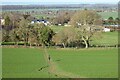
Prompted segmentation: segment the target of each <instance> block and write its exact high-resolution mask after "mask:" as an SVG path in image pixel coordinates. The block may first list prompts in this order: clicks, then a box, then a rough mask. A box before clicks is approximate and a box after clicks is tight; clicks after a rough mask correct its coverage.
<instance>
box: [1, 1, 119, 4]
mask: <svg viewBox="0 0 120 80" xmlns="http://www.w3.org/2000/svg"><path fill="white" fill-rule="evenodd" d="M119 1H120V0H2V3H9V2H11V3H12V2H23V3H25V2H26V3H27V2H28V3H36V2H40V3H58V4H60V3H65V4H67V3H114V4H117V3H118V2H119Z"/></svg>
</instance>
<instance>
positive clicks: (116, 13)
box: [99, 12, 118, 19]
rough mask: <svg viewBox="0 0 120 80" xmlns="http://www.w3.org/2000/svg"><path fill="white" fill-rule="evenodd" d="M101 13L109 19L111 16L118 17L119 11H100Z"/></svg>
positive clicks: (104, 17)
mask: <svg viewBox="0 0 120 80" xmlns="http://www.w3.org/2000/svg"><path fill="white" fill-rule="evenodd" d="M99 14H100V15H101V16H102V18H103V19H108V18H109V17H113V18H114V19H115V18H117V17H118V12H100V13H99Z"/></svg>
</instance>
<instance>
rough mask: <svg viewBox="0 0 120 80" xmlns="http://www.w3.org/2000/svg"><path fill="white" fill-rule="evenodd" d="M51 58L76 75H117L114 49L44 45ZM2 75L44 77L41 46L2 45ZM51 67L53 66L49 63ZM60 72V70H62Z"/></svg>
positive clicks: (116, 59)
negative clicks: (66, 47) (4, 46)
mask: <svg viewBox="0 0 120 80" xmlns="http://www.w3.org/2000/svg"><path fill="white" fill-rule="evenodd" d="M47 51H48V54H50V55H51V58H52V61H53V62H54V63H55V64H56V66H58V68H57V69H58V71H59V70H62V71H65V72H68V73H72V74H74V75H79V77H93V78H95V77H96V78H99V77H101V78H106V77H118V74H117V72H118V64H117V63H118V54H117V53H118V52H117V49H102V48H101V49H100V48H98V49H97V48H96V49H76V50H74V49H47ZM2 55H3V78H9V77H11V78H12V77H14V78H15V77H17V78H20V77H22V78H24V77H30V78H38V77H39V78H44V77H48V78H49V77H54V78H55V76H54V75H52V74H50V75H49V74H48V68H45V69H43V70H42V71H38V69H39V68H41V67H43V66H46V65H47V63H46V62H45V59H44V50H43V49H36V48H3V54H2ZM53 67H54V66H53ZM63 74H64V72H63Z"/></svg>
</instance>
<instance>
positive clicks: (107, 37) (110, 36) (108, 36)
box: [90, 32, 118, 46]
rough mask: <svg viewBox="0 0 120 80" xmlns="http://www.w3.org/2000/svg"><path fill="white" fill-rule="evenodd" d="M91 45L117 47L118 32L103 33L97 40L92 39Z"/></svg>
mask: <svg viewBox="0 0 120 80" xmlns="http://www.w3.org/2000/svg"><path fill="white" fill-rule="evenodd" d="M90 43H91V45H106V46H109V45H117V44H118V32H103V33H101V35H99V36H98V37H97V38H96V37H94V38H92V41H91V42H90Z"/></svg>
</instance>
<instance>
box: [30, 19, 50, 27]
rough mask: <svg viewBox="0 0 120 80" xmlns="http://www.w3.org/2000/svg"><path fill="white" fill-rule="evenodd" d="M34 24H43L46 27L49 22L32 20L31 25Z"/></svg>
mask: <svg viewBox="0 0 120 80" xmlns="http://www.w3.org/2000/svg"><path fill="white" fill-rule="evenodd" d="M34 23H38V24H40V23H43V24H45V25H46V26H47V25H49V24H50V22H49V21H47V20H39V19H37V20H32V21H31V24H34Z"/></svg>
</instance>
